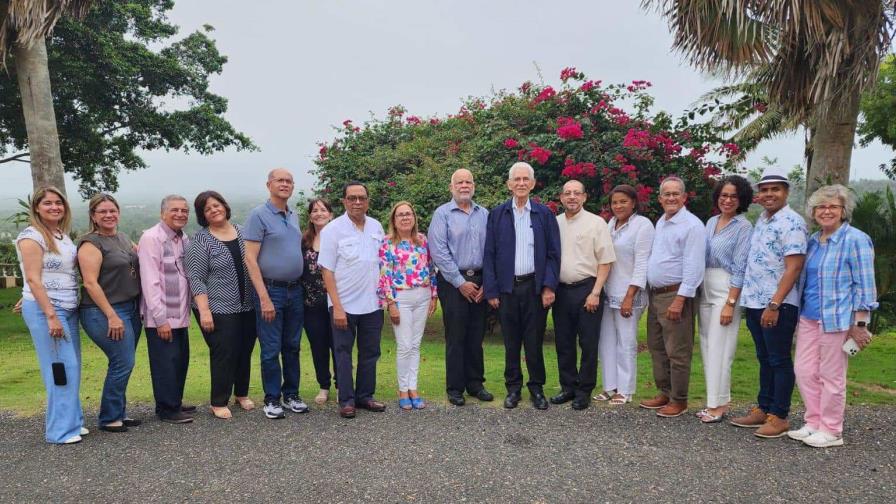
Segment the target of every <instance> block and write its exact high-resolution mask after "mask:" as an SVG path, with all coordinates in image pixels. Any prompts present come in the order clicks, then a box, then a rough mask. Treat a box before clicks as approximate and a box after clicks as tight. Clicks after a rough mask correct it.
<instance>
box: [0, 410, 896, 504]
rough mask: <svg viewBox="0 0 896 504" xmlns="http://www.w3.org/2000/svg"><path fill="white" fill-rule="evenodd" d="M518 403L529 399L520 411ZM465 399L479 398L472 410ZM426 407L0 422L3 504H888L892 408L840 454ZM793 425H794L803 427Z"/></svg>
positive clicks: (667, 422)
mask: <svg viewBox="0 0 896 504" xmlns="http://www.w3.org/2000/svg"><path fill="white" fill-rule="evenodd" d="M524 401H525V399H524ZM471 402H472V403H475V402H476V401H475V400H473V401H471ZM523 404H525V403H521V407H520V408H518V409H516V410H512V411H507V410H503V409H500V408H480V407H479V406H477V405H476V404H469V403H468V405H467V406H464V407H462V408H455V407H452V406H431V407H430V408H429V409H427V410H424V411H417V412H402V411H399V410H398V408H397V406H395V403H394V402H393V403H390V404H389V409H388V410H387V411H386V412H385V413H369V412H366V411H359V412H358V417H357V418H355V419H354V420H343V419H340V418H338V417H337V415H336V410H335V407H334V406H332V403H331V405H330V406H329V407H324V408H318V409H316V410H314V411H312V412H311V413H309V414H304V415H295V414H291V415H289V416H287V418H286V419H285V420H279V421H273V420H267V419H265V418H264V417H263V415H262V413H261V412H260V411H259V410H256V411H253V412H251V413H244V412H239V411H236V410H235V412H234V413H235V414H234V418H233V419H231V420H229V421H221V420H217V419H215V418H212V417H211V415H209V414H207V413H206V412H205V410H204V409H203V408H202V407H200V412H199V413H198V414H197V416H196V422H195V423H193V424H191V425H169V424H163V423H161V422H159V421H158V420H156V419H155V418H154V417H153V416H152V415H151V414H150V410H149V409H148V408H146V407H142V408H140V407H132V408H131V415H132V416H135V417H140V418H143V419H144V420H145V423H144V424H143V425H141V426H140V427H136V428H133V429H131V431H130V432H128V433H124V434H110V433H105V432H101V431H99V430H97V429H95V428H94V424H95V423H96V417H95V414H94V415H92V416H89V417H88V419H87V424H88V427H90V428H91V429H92V430H93V431H94V432H92V433H91V434H90V435H89V436H86V437H85V439H84V442H82V443H80V444H77V445H70V446H53V445H48V444H46V443H44V441H43V418H42V417H40V416H37V417H29V418H18V417H14V416H12V415H9V414H5V415H0V438H2V439H3V442H2V443H0V502H3V503H13V502H76V501H77V502H137V501H143V502H146V501H154V502H184V501H191V502H207V501H212V500H220V499H221V498H224V499H226V500H228V501H236V502H246V501H250V500H263V501H271V500H277V501H279V500H289V501H292V500H295V501H300V502H308V501H310V502H328V503H329V502H358V501H362V500H365V501H366V500H375V501H380V502H503V503H511V502H514V503H515V502H564V503H565V502H589V503H591V502H634V501H643V500H651V501H657V502H669V501H688V502H690V501H701V502H734V501H753V502H757V501H759V500H760V499H761V500H762V501H764V502H767V501H809V500H812V501H814V502H845V501H856V502H885V501H886V502H892V500H893V496H894V495H896V471H894V470H896V433H894V432H896V431H894V430H893V428H894V426H896V407H890V406H887V407H874V408H861V407H853V408H850V409H849V410H848V412H847V421H846V432H845V433H844V439H845V440H846V445H845V446H844V447H841V448H831V449H827V450H821V449H814V448H809V447H806V446H803V445H802V444H801V443H798V442H796V441H791V440H789V439H786V438H784V439H774V440H760V439H758V438H756V437H754V436H753V435H752V433H751V431H749V430H746V429H738V428H735V427H731V426H729V425H727V423H726V424H715V425H701V424H700V423H699V422H698V421H697V420H696V419H695V418H694V417H693V415H690V414H689V415H687V416H682V417H679V418H675V419H661V418H657V417H656V416H654V415H653V414H652V413H651V412H649V411H646V410H641V409H638V408H637V407H634V406H631V405H629V406H626V407H623V408H617V409H611V408H609V407H604V406H599V407H593V408H589V409H588V410H586V411H584V412H578V411H573V410H571V409H570V408H569V406H568V405H565V406H560V407H557V406H551V408H550V409H549V410H548V411H544V412H542V411H536V410H534V409H532V408H530V407H528V405H526V406H523ZM799 413H800V412H797V416H795V418H799V416H798V415H799Z"/></svg>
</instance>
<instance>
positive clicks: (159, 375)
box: [146, 327, 190, 418]
mask: <svg viewBox="0 0 896 504" xmlns="http://www.w3.org/2000/svg"><path fill="white" fill-rule="evenodd" d="M146 349H147V351H148V353H149V374H150V376H151V377H152V395H153V397H154V398H155V401H156V415H158V416H159V417H160V418H165V417H167V416H170V415H173V414H175V413H178V412H180V407H181V403H182V401H183V398H184V383H186V381H187V367H188V366H189V364H190V337H189V335H188V333H187V328H186V327H184V328H182V329H172V330H171V341H164V340H162V338H160V337H159V331H158V329H156V328H155V327H147V328H146Z"/></svg>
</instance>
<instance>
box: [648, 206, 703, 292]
mask: <svg viewBox="0 0 896 504" xmlns="http://www.w3.org/2000/svg"><path fill="white" fill-rule="evenodd" d="M705 269H706V237H705V236H704V232H703V223H702V222H700V219H698V218H697V216H696V215H694V214H692V213H691V212H690V211H689V210H688V209H687V208H684V207H682V208H681V210H679V211H678V212H676V213H675V215H673V216H672V218H671V219H667V218H666V215H665V214H663V215H662V216H661V217H660V218H659V219H658V220H657V221H656V234H654V236H653V249H652V250H651V251H650V259H648V261H647V283H648V284H650V286H651V287H652V288H658V287H666V286H669V285H675V284H677V283H680V284H681V287H679V288H678V295H679V296H684V297H694V296H695V295H696V294H697V287H700V284H702V283H703V273H704V271H705Z"/></svg>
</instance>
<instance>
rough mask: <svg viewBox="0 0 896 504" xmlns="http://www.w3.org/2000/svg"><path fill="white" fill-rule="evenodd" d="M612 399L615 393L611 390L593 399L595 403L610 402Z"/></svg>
mask: <svg viewBox="0 0 896 504" xmlns="http://www.w3.org/2000/svg"><path fill="white" fill-rule="evenodd" d="M612 398H613V393H612V392H610V391H609V390H607V391H604V392H601V393H600V394H597V395H596V396H594V397H592V399H594V400H595V401H609V400H610V399H612Z"/></svg>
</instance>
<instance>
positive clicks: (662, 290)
mask: <svg viewBox="0 0 896 504" xmlns="http://www.w3.org/2000/svg"><path fill="white" fill-rule="evenodd" d="M679 287H681V283H677V284H675V285H667V286H665V287H657V288H655V289H654V288H652V287H651V289H650V293H651V294H666V293H668V292H678V288H679Z"/></svg>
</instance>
